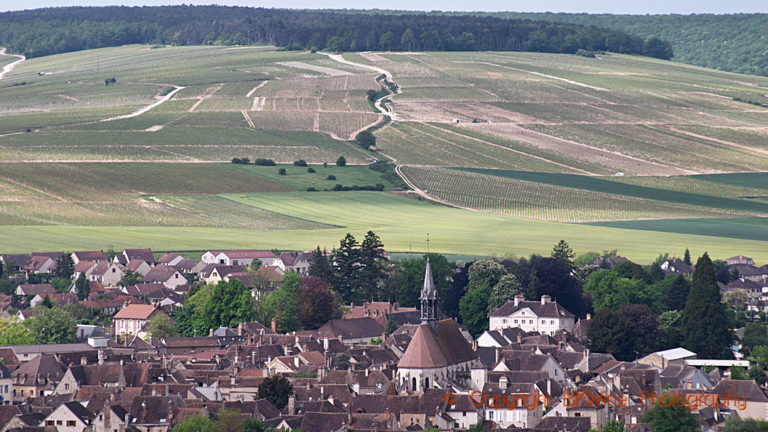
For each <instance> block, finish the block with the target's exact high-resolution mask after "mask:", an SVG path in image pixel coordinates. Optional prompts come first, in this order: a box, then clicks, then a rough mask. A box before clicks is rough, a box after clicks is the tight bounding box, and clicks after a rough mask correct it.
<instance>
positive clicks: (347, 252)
mask: <svg viewBox="0 0 768 432" xmlns="http://www.w3.org/2000/svg"><path fill="white" fill-rule="evenodd" d="M359 254H360V250H359V249H358V243H357V240H356V239H355V237H354V236H353V235H352V234H350V233H347V235H346V236H344V238H343V239H341V241H340V242H339V248H338V249H334V251H333V260H332V263H333V264H332V265H333V278H332V280H331V281H330V282H331V285H332V286H333V288H334V289H335V290H336V292H337V293H339V295H340V296H341V299H342V301H343V302H344V304H349V303H351V302H353V301H354V299H355V297H356V295H357V288H358V285H357V280H356V279H357V278H356V276H357V272H356V270H357V266H358V265H359Z"/></svg>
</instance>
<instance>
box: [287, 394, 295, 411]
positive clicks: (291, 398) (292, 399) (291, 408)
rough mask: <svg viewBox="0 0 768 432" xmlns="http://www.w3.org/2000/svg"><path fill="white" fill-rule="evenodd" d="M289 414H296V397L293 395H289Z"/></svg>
mask: <svg viewBox="0 0 768 432" xmlns="http://www.w3.org/2000/svg"><path fill="white" fill-rule="evenodd" d="M288 415H296V398H295V397H294V396H293V395H290V396H288Z"/></svg>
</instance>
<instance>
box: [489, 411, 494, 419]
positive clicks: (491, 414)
mask: <svg viewBox="0 0 768 432" xmlns="http://www.w3.org/2000/svg"><path fill="white" fill-rule="evenodd" d="M488 420H493V411H488Z"/></svg>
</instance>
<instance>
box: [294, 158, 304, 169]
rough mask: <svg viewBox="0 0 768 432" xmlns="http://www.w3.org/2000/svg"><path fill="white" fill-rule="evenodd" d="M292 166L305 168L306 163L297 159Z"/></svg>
mask: <svg viewBox="0 0 768 432" xmlns="http://www.w3.org/2000/svg"><path fill="white" fill-rule="evenodd" d="M293 165H294V166H299V167H305V166H307V161H305V160H304V159H299V160H297V161H294V162H293Z"/></svg>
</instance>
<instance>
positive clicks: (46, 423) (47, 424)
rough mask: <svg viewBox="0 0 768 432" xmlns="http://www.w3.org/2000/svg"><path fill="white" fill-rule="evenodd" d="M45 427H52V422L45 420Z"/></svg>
mask: <svg viewBox="0 0 768 432" xmlns="http://www.w3.org/2000/svg"><path fill="white" fill-rule="evenodd" d="M45 425H46V426H53V420H46V421H45Z"/></svg>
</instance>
